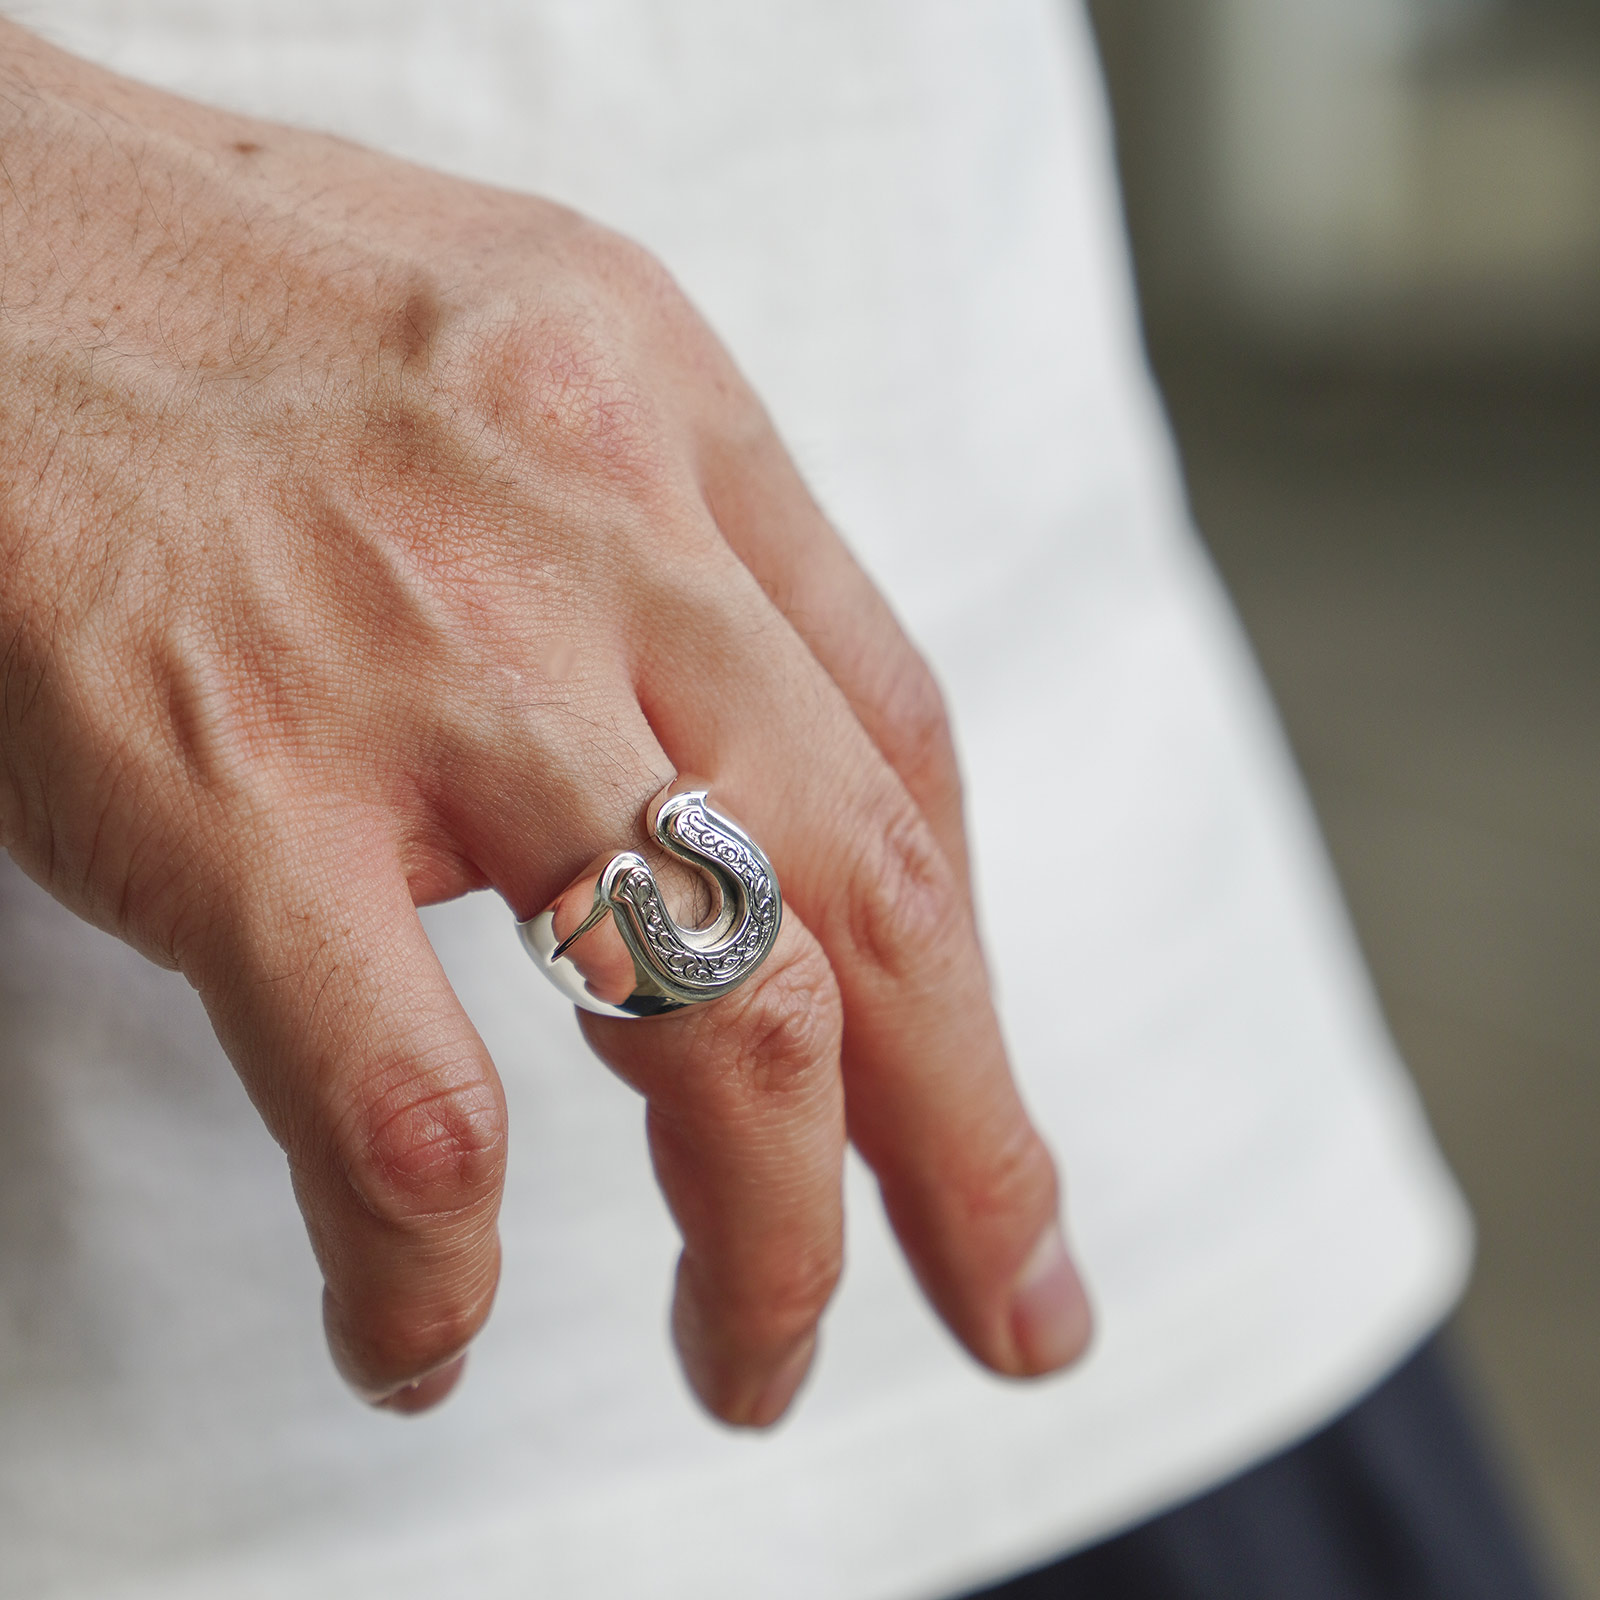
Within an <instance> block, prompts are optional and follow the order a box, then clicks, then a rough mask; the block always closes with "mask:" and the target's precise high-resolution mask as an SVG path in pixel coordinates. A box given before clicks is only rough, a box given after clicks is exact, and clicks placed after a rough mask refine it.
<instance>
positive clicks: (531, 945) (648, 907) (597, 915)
mask: <svg viewBox="0 0 1600 1600" xmlns="http://www.w3.org/2000/svg"><path fill="white" fill-rule="evenodd" d="M651 832H652V833H653V834H654V836H655V840H656V843H657V844H659V845H660V846H661V848H662V849H663V850H666V851H668V852H669V853H670V854H672V855H674V856H676V857H677V858H678V859H679V860H680V861H684V862H687V863H688V864H689V865H690V866H691V867H694V868H695V869H696V870H697V871H699V872H700V873H702V874H704V876H705V877H706V878H708V879H709V880H710V881H711V883H712V885H713V887H714V888H715V889H716V891H717V893H718V896H719V899H720V903H719V905H718V908H717V913H716V915H715V916H714V917H713V918H712V920H711V921H710V922H709V923H708V924H707V925H706V926H705V927H703V928H685V927H683V926H682V925H681V924H680V923H678V922H677V921H676V920H675V919H674V918H673V916H672V913H671V912H670V911H668V909H667V905H666V901H665V900H664V899H663V898H662V895H661V889H660V886H659V885H658V884H657V882H656V876H655V873H654V872H653V871H651V868H650V863H649V862H648V861H646V860H645V859H644V857H643V856H641V855H639V854H638V853H637V852H636V851H633V850H623V851H621V852H619V853H618V854H617V855H614V856H612V857H611V858H610V859H609V860H608V861H606V862H605V863H604V864H603V865H602V866H600V868H599V872H598V876H597V877H596V881H595V888H594V901H593V904H592V905H591V907H590V910H589V913H588V915H587V916H586V917H585V918H584V919H583V921H582V922H581V923H579V925H578V926H577V927H576V928H575V929H573V931H572V932H571V933H570V934H568V936H567V937H566V938H565V939H562V940H559V941H558V940H557V938H556V932H555V913H554V910H553V909H552V910H548V911H541V912H540V913H539V915H538V916H536V917H531V918H530V919H529V920H528V921H527V922H519V923H518V924H517V931H518V933H519V934H521V936H522V942H523V944H524V946H526V948H527V951H528V953H529V955H531V956H532V957H533V959H534V963H535V965H537V966H538V968H539V970H540V971H541V972H543V973H544V974H545V976H546V977H547V978H549V979H550V981H551V982H552V983H553V984H555V986H556V987H557V988H558V989H559V990H561V992H562V993H563V994H564V995H566V997H567V998H568V999H569V1000H571V1001H572V1002H573V1003H574V1004H575V1005H578V1006H581V1007H582V1008H583V1009H584V1010H585V1011H593V1012H595V1013H597V1014H598V1015H600V1016H603V1017H650V1016H659V1015H660V1014H661V1013H662V1012H665V1011H677V1010H679V1009H680V1008H682V1007H683V1006H692V1005H703V1004H704V1003H705V1002H706V1001H709V1000H720V999H721V998H722V996H723V995H725V994H727V993H728V992H729V991H730V990H733V989H736V988H738V986H739V985H740V984H741V983H743V982H744V981H745V979H746V978H748V977H749V976H750V975H751V973H753V972H754V971H755V970H756V968H757V967H759V966H760V965H761V963H762V962H763V961H765V960H766V959H767V957H768V955H770V954H771V952H772V946H773V944H774V943H775V942H776V940H777V937H778V928H779V925H780V924H781V922H782V920H783V897H782V895H781V894H780V893H779V892H778V879H777V875H776V874H775V873H774V872H773V870H772V863H771V862H770V861H768V860H767V858H766V856H765V854H764V853H763V852H762V850H761V847H760V846H759V845H758V844H757V843H756V842H755V840H754V839H752V838H751V837H750V835H749V834H747V833H746V832H745V831H744V829H743V828H741V827H740V826H739V825H738V824H737V823H736V822H734V821H732V820H731V819H730V818H728V817H725V816H723V815H722V813H721V812H719V811H715V810H713V809H712V807H711V805H710V804H709V803H708V802H707V799H706V791H705V790H704V789H696V788H688V787H685V788H680V789H675V790H672V791H669V792H668V794H667V796H666V798H664V799H663V800H662V801H661V802H660V803H659V804H658V806H657V807H656V808H655V817H654V820H653V823H652V825H651ZM591 870H592V869H591ZM586 876H587V874H586ZM580 881H581V880H580ZM557 903H558V904H559V902H557ZM608 916H614V917H615V920H616V927H617V932H618V933H619V934H620V935H621V936H622V942H623V943H624V944H625V945H626V946H627V949H628V954H629V955H630V956H631V957H632V958H633V970H634V977H635V984H634V990H633V993H632V994H630V995H629V996H628V997H627V998H626V999H624V1000H621V1001H619V1002H616V1003H613V1002H611V1001H608V1000H602V999H600V998H598V997H597V996H596V995H594V994H592V993H591V992H590V990H589V986H588V982H587V980H586V978H585V977H584V974H583V973H582V972H581V971H580V970H579V967H578V965H577V964H576V963H575V962H574V961H573V960H572V958H571V956H570V955H569V952H570V951H571V950H572V948H573V947H574V946H575V945H576V944H577V943H578V941H579V940H580V939H582V938H583V937H584V935H585V934H587V933H589V932H591V931H592V930H593V929H594V928H596V927H598V926H599V924H600V923H602V922H603V921H605V919H606V918H607V917H608Z"/></svg>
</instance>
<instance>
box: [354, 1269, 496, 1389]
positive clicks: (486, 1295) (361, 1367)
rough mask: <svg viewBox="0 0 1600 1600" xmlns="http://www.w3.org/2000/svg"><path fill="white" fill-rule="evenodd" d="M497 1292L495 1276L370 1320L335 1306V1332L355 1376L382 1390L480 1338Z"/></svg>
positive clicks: (376, 1314) (373, 1314) (428, 1368)
mask: <svg viewBox="0 0 1600 1600" xmlns="http://www.w3.org/2000/svg"><path fill="white" fill-rule="evenodd" d="M494 1288H495V1280H494V1277H493V1276H492V1275H491V1276H489V1277H488V1278H487V1279H486V1280H485V1281H484V1282H483V1283H482V1284H479V1285H476V1286H474V1287H472V1288H470V1289H457V1290H454V1291H452V1292H451V1293H450V1294H448V1295H442V1296H438V1297H436V1298H433V1299H430V1300H429V1301H427V1302H426V1303H424V1304H418V1305H411V1306H406V1307H405V1308H403V1309H395V1308H393V1307H385V1308H382V1309H376V1308H375V1309H374V1310H372V1311H370V1312H368V1313H367V1314H366V1315H354V1314H352V1313H351V1312H349V1311H346V1310H345V1309H343V1308H342V1307H335V1306H334V1305H332V1304H331V1303H330V1305H329V1308H328V1321H329V1325H330V1326H329V1332H330V1334H331V1335H332V1336H333V1338H334V1341H335V1343H336V1345H337V1347H338V1349H339V1350H340V1352H341V1354H342V1356H343V1358H344V1360H343V1364H344V1365H345V1366H347V1367H348V1368H350V1369H352V1371H353V1373H354V1374H357V1375H359V1376H360V1377H361V1378H363V1379H365V1380H367V1381H368V1382H371V1383H373V1384H374V1385H375V1386H378V1387H384V1386H387V1385H389V1384H392V1383H397V1382H405V1381H407V1380H409V1379H413V1378H416V1377H418V1376H419V1375H421V1374H422V1373H425V1372H429V1371H431V1370H432V1369H433V1368H435V1367H438V1366H440V1365H441V1364H442V1363H444V1362H446V1361H448V1360H450V1359H451V1358H452V1357H453V1356H455V1355H457V1354H459V1352H460V1351H462V1350H464V1349H465V1348H466V1347H467V1345H469V1344H470V1343H471V1342H472V1341H473V1339H474V1338H476V1337H477V1335H478V1333H479V1331H480V1330H481V1329H482V1327H483V1324H484V1323H485V1322H486V1321H487V1320H488V1316H489V1310H490V1307H491V1305H492V1304H493V1301H494Z"/></svg>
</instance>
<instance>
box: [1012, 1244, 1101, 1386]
mask: <svg viewBox="0 0 1600 1600" xmlns="http://www.w3.org/2000/svg"><path fill="white" fill-rule="evenodd" d="M1091 1320H1092V1319H1091V1314H1090V1311H1089V1298H1088V1296H1087V1295H1086V1294H1085V1293H1084V1290H1083V1281H1082V1279H1080V1278H1079V1276H1078V1271H1077V1268H1076V1267H1074V1266H1073V1264H1072V1258H1071V1257H1070V1256H1069V1255H1068V1254H1067V1246H1066V1241H1065V1240H1063V1239H1062V1237H1061V1228H1060V1226H1059V1225H1058V1224H1057V1223H1054V1222H1052V1223H1051V1224H1050V1226H1049V1227H1048V1228H1046V1229H1045V1231H1044V1236H1043V1237H1042V1238H1041V1239H1040V1240H1039V1242H1038V1244H1036V1245H1035V1246H1034V1248H1033V1254H1032V1255H1031V1256H1029V1257H1028V1264H1027V1265H1026V1266H1025V1267H1024V1268H1023V1269H1022V1273H1021V1275H1020V1276H1019V1277H1018V1279H1017V1286H1016V1288H1015V1289H1014V1290H1013V1291H1012V1295H1011V1337H1012V1339H1013V1340H1014V1341H1015V1343H1016V1348H1017V1356H1018V1359H1019V1364H1020V1367H1021V1370H1022V1372H1023V1373H1024V1374H1026V1375H1027V1376H1030V1377H1031V1376H1037V1375H1039V1374H1041V1373H1045V1372H1055V1371H1056V1370H1057V1369H1058V1368H1060V1367H1064V1366H1066V1365H1067V1363H1068V1362H1070V1361H1073V1360H1076V1359H1077V1357H1078V1356H1080V1355H1082V1353H1083V1349H1084V1346H1085V1345H1087V1344H1088V1342H1089V1330H1090V1324H1091Z"/></svg>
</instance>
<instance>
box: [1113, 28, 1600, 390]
mask: <svg viewBox="0 0 1600 1600" xmlns="http://www.w3.org/2000/svg"><path fill="white" fill-rule="evenodd" d="M1092 9H1093V11H1094V15H1095V22H1096V26H1097V28H1098V30H1099V32H1100V35H1101V40H1102V47H1103V50H1104V53H1105V57H1106V64H1107V70H1108V74H1109V77H1110V80H1111V85H1112V92H1113V96H1114V98H1115V100H1116V101H1117V108H1118V113H1119V117H1118V120H1119V124H1120V126H1121V128H1122V130H1123V133H1122V148H1121V151H1120V155H1121V159H1122V164H1123V169H1124V171H1123V176H1124V183H1125V187H1126V192H1127V197H1128V207H1129V220H1130V225H1131V228H1132V230H1133V233H1134V238H1135V243H1136V247H1137V254H1138V258H1139V266H1140V273H1141V278H1142V283H1141V288H1142V290H1143V293H1144V298H1145V305H1146V313H1147V316H1148V318H1149V320H1150V326H1151V333H1152V336H1153V338H1154V339H1155V340H1156V341H1157V342H1158V343H1159V342H1161V341H1162V340H1163V339H1166V338H1172V337H1179V338H1182V337H1186V336H1192V335H1195V334H1205V333H1208V332H1209V333H1216V332H1221V333H1223V334H1224V335H1225V336H1227V337H1229V338H1230V339H1234V340H1237V339H1239V338H1241V337H1243V338H1245V339H1247V340H1250V341H1253V342H1256V343H1259V344H1263V345H1267V346H1270V347H1272V348H1273V349H1275V350H1276V351H1277V352H1278V353H1280V354H1281V355H1283V356H1286V357H1289V358H1291V359H1295V358H1315V359H1318V360H1319V361H1325V360H1329V359H1331V360H1335V361H1338V360H1341V359H1346V358H1350V359H1359V360H1361V361H1364V362H1367V361H1373V360H1376V361H1380V362H1385V363H1387V362H1397V363H1402V364H1415V363H1417V362H1419V361H1420V362H1424V363H1434V362H1437V361H1440V360H1447V361H1465V362H1481V361H1492V362H1505V361H1508V360H1509V361H1513V362H1525V361H1531V362H1535V363H1539V364H1548V363H1551V362H1557V363H1562V364H1566V363H1574V362H1578V363H1587V362H1588V361H1590V360H1592V359H1593V358H1595V357H1596V356H1597V355H1600V3H1597V0H1092Z"/></svg>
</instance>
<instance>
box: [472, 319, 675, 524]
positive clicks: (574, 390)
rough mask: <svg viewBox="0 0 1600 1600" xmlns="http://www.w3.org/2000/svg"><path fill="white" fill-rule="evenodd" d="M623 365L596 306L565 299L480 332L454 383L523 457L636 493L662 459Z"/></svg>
mask: <svg viewBox="0 0 1600 1600" xmlns="http://www.w3.org/2000/svg"><path fill="white" fill-rule="evenodd" d="M633 366H634V364H633V362H632V361H631V360H630V359H629V357H628V354H627V350H626V346H625V345H623V344H622V343H621V342H620V341H619V340H618V338H617V337H616V336H615V334H614V333H613V332H610V331H608V321H607V318H606V315H605V312H604V310H603V308H601V307H600V306H598V305H592V304H586V303H584V302H583V301H582V300H581V299H576V298H575V300H574V302H573V303H570V304H567V305H564V306H562V307H560V308H552V309H550V310H548V311H545V312H542V313H540V314H537V315H533V314H528V313H518V314H517V315H514V316H512V317H510V318H508V319H506V320H503V321H501V322H499V323H497V324H496V325H494V326H492V327H489V328H487V329H484V330H483V331H482V332H481V333H480V334H479V336H478V337H477V339H476V340H475V341H474V342H473V348H472V352H471V356H470V358H469V361H468V363H467V370H466V373H465V375H464V377H463V379H462V380H461V381H462V382H463V385H464V388H465V392H466V396H467V401H468V405H469V407H470V409H471V410H472V411H474V412H475V413H476V414H478V415H481V416H483V417H484V418H485V419H486V420H487V421H488V422H489V423H490V425H491V426H492V427H493V428H494V429H495V430H496V431H497V432H501V433H503V434H506V435H509V436H510V437H511V438H512V439H513V440H514V441H515V442H516V443H517V444H518V445H519V446H520V447H521V449H522V451H523V453H525V454H526V455H528V456H529V457H531V458H534V459H538V460H540V461H542V462H544V463H545V464H547V465H549V466H554V467H557V468H561V469H565V470H568V471H572V472H576V473H580V474H581V475H582V476H583V477H584V478H585V479H588V480H599V481H604V482H608V483H610V484H611V485H612V486H614V487H617V488H620V489H622V490H624V491H633V492H636V493H642V492H644V491H646V490H654V489H656V488H657V487H658V486H659V485H660V483H661V481H662V480H663V479H664V478H665V477H666V475H667V471H668V462H667V456H666V452H665V450H664V448H663V446H662V443H661V439H660V435H661V432H662V430H661V428H660V427H659V426H658V423H657V419H656V415H655V407H654V405H653V404H652V402H651V399H650V396H649V394H648V393H647V391H646V389H645V387H644V385H643V384H642V383H641V382H640V381H639V379H638V378H637V376H636V375H635V373H634V370H633Z"/></svg>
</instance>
